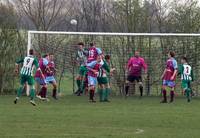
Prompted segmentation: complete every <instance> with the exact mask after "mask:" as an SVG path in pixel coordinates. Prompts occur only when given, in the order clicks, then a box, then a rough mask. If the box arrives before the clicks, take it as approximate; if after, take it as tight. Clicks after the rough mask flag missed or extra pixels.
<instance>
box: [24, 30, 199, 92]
mask: <svg viewBox="0 0 200 138" xmlns="http://www.w3.org/2000/svg"><path fill="white" fill-rule="evenodd" d="M199 37H200V34H159V33H154V34H152V33H95V32H51V31H29V32H28V48H27V49H30V48H33V49H35V51H36V52H37V53H40V54H44V53H54V55H55V64H56V68H57V70H58V71H57V73H56V78H57V82H58V84H59V91H61V92H66V91H68V92H70V91H71V92H73V91H75V89H76V84H75V79H76V76H77V74H78V65H77V64H76V62H75V61H76V51H77V49H78V47H77V43H78V42H83V43H84V44H85V47H89V43H90V42H95V43H96V46H97V47H99V48H101V49H102V50H103V51H104V53H105V54H108V55H110V56H111V66H112V67H115V68H116V72H115V73H114V75H113V76H112V78H111V82H110V83H111V86H112V90H113V92H114V93H115V94H123V93H124V85H125V82H126V77H127V76H126V75H127V73H126V70H125V65H126V64H127V60H128V59H129V58H130V57H131V56H133V55H134V52H135V51H136V50H137V51H139V52H140V55H141V56H142V57H144V59H145V60H146V63H147V64H148V75H147V77H143V84H144V88H145V92H146V94H152V95H159V94H160V91H161V84H162V81H161V79H160V76H161V74H162V72H163V70H164V68H165V62H166V60H167V53H168V51H170V50H173V51H175V53H176V59H177V61H178V63H180V58H181V56H187V57H188V59H189V63H190V65H192V67H193V70H194V74H195V81H194V83H193V85H192V88H193V91H194V92H197V90H198V87H199V85H198V82H199V78H198V77H197V76H198V74H199V72H198V71H199V69H200V67H199V64H200V63H199V62H200V56H199V54H200V47H199V46H200V38H199ZM179 78H180V77H178V78H177V87H176V92H177V93H181V87H180V79H179ZM132 86H133V87H132V91H131V92H132V93H137V91H138V90H137V87H135V84H133V85H132Z"/></svg>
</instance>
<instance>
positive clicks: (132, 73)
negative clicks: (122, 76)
mask: <svg viewBox="0 0 200 138" xmlns="http://www.w3.org/2000/svg"><path fill="white" fill-rule="evenodd" d="M127 69H128V77H127V81H126V86H125V92H126V96H128V90H129V83H130V82H134V81H137V82H138V83H139V89H140V96H141V97H142V96H143V84H142V69H144V72H145V74H146V73H147V64H146V63H145V60H144V59H143V58H142V57H140V55H139V52H138V51H136V52H135V56H134V57H131V58H130V59H129V61H128V65H127Z"/></svg>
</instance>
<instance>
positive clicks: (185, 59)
mask: <svg viewBox="0 0 200 138" xmlns="http://www.w3.org/2000/svg"><path fill="white" fill-rule="evenodd" d="M187 62H188V59H187V58H186V57H185V56H183V57H182V58H181V63H182V64H184V63H187Z"/></svg>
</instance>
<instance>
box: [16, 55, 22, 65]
mask: <svg viewBox="0 0 200 138" xmlns="http://www.w3.org/2000/svg"><path fill="white" fill-rule="evenodd" d="M23 62H24V57H23V58H21V59H19V60H17V61H16V62H15V63H16V64H20V63H23Z"/></svg>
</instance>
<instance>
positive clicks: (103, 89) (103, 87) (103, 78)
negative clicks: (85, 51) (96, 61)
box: [97, 55, 115, 102]
mask: <svg viewBox="0 0 200 138" xmlns="http://www.w3.org/2000/svg"><path fill="white" fill-rule="evenodd" d="M109 64H110V56H109V55H106V56H105V60H103V65H102V66H101V68H100V70H99V74H98V77H97V80H98V85H99V89H98V93H99V98H100V102H110V101H109V100H108V96H109V94H110V83H109V79H108V75H107V73H109V74H112V73H113V71H114V70H115V68H112V69H110V66H109Z"/></svg>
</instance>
